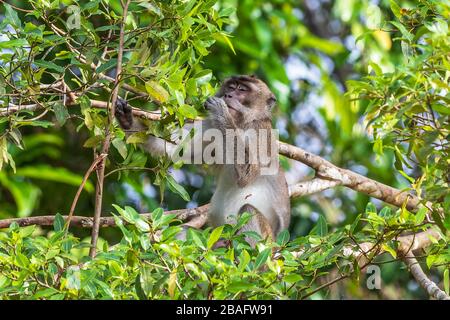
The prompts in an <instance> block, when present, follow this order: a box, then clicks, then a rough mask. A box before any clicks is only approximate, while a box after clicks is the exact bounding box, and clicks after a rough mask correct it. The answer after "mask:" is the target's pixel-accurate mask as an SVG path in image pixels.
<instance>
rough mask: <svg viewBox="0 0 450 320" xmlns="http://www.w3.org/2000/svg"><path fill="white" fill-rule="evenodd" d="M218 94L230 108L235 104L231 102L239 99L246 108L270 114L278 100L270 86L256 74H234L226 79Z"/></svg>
mask: <svg viewBox="0 0 450 320" xmlns="http://www.w3.org/2000/svg"><path fill="white" fill-rule="evenodd" d="M216 96H218V97H220V98H222V99H224V100H225V102H226V103H227V105H228V107H229V108H230V109H232V105H233V104H232V103H230V102H232V100H237V101H238V102H239V103H240V104H241V105H243V106H244V107H246V108H250V109H253V110H254V111H256V112H258V111H259V112H267V113H269V114H270V112H271V110H272V108H273V106H274V105H275V102H276V101H277V99H276V98H275V95H274V94H273V93H272V92H271V91H270V89H269V87H268V86H267V85H266V84H265V83H264V82H263V81H261V80H260V79H258V78H257V77H256V76H254V75H251V76H247V75H239V76H233V77H231V78H229V79H227V80H225V81H224V83H223V84H222V86H221V88H220V90H219V91H218V93H217V94H216ZM230 111H231V112H233V111H235V110H230Z"/></svg>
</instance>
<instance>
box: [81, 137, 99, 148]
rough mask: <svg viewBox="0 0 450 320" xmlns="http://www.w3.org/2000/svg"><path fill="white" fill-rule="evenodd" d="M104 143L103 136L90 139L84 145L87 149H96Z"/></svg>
mask: <svg viewBox="0 0 450 320" xmlns="http://www.w3.org/2000/svg"><path fill="white" fill-rule="evenodd" d="M102 141H103V136H93V137H90V138H88V139H87V140H86V141H85V142H84V144H83V147H85V148H95V147H97V146H99V145H100V142H102Z"/></svg>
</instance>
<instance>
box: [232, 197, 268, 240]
mask: <svg viewBox="0 0 450 320" xmlns="http://www.w3.org/2000/svg"><path fill="white" fill-rule="evenodd" d="M244 212H248V213H250V214H251V215H252V217H251V218H250V221H249V222H247V224H246V225H244V226H243V227H242V228H241V229H240V230H239V233H241V232H243V231H255V232H256V233H258V234H259V235H261V237H262V238H263V239H266V238H268V237H270V238H271V239H274V238H275V237H274V234H273V229H272V226H271V225H270V223H269V221H268V220H267V219H266V217H265V216H264V215H263V214H262V213H261V212H259V210H258V209H256V208H255V207H254V206H252V205H251V204H245V205H243V206H242V207H241V209H239V213H238V214H239V215H241V214H243V213H244ZM246 241H247V242H248V243H249V244H250V245H251V246H252V247H254V246H255V245H256V241H255V240H254V239H252V238H249V237H247V238H246Z"/></svg>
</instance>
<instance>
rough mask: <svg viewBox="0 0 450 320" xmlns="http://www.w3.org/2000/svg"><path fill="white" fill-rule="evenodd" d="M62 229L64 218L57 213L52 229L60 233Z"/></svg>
mask: <svg viewBox="0 0 450 320" xmlns="http://www.w3.org/2000/svg"><path fill="white" fill-rule="evenodd" d="M63 228H64V218H63V216H62V215H61V214H59V213H57V214H56V215H55V220H54V221H53V229H54V230H55V231H61V230H62V229H63Z"/></svg>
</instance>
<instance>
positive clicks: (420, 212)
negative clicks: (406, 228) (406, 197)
mask: <svg viewBox="0 0 450 320" xmlns="http://www.w3.org/2000/svg"><path fill="white" fill-rule="evenodd" d="M427 212H428V209H427V208H426V207H421V208H420V209H419V210H418V211H417V213H416V216H415V223H416V224H421V223H422V222H423V220H425V217H426V214H427Z"/></svg>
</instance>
